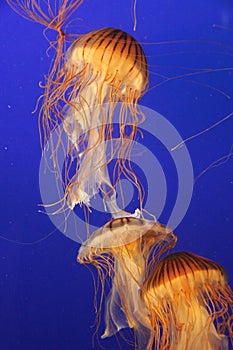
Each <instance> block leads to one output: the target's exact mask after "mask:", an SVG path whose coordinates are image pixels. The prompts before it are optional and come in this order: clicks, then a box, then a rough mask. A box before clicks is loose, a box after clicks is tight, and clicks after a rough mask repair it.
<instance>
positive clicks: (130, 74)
mask: <svg viewBox="0 0 233 350" xmlns="http://www.w3.org/2000/svg"><path fill="white" fill-rule="evenodd" d="M147 85H148V70H147V61H146V57H145V55H144V52H143V50H142V48H141V46H140V44H139V43H138V42H137V41H136V40H135V39H134V38H133V37H132V36H131V35H129V34H127V33H125V32H123V31H121V30H118V29H114V28H102V29H99V30H96V31H93V32H90V33H88V34H85V35H82V36H81V37H80V38H79V39H77V40H76V41H75V42H74V43H73V44H72V46H71V47H70V49H69V51H68V54H67V56H66V71H65V76H64V81H63V82H62V84H61V86H59V88H58V90H59V91H58V95H59V96H61V95H63V96H64V94H65V93H66V91H69V96H68V97H67V100H66V104H67V105H68V106H69V108H68V110H67V111H66V113H65V116H64V117H62V121H63V125H64V129H65V131H66V133H67V135H68V136H69V139H70V141H71V149H75V150H76V152H77V153H76V154H77V159H78V161H77V166H76V171H75V174H74V175H73V177H72V178H71V179H69V182H68V183H67V187H66V189H67V200H68V205H69V206H70V208H73V207H74V206H75V205H76V204H78V203H84V204H86V205H89V201H90V199H91V198H92V197H93V195H95V194H96V193H97V192H99V190H100V191H101V192H102V194H103V195H104V199H105V200H106V204H107V206H108V209H109V210H110V212H111V213H112V214H113V217H116V215H118V208H117V207H115V205H116V201H115V186H116V184H117V182H118V180H119V178H120V176H121V173H124V174H125V176H126V177H127V178H128V179H129V180H131V181H132V182H133V183H134V184H135V185H136V186H138V182H139V181H138V179H137V178H136V176H135V174H134V173H133V171H132V169H131V167H130V165H128V163H127V162H126V160H125V159H129V158H130V155H129V153H130V150H131V142H130V141H132V140H133V139H134V137H135V134H136V130H137V125H138V124H139V123H140V122H141V121H142V120H143V116H142V115H141V113H140V112H139V110H138V107H137V104H138V100H139V98H140V97H141V95H142V93H143V92H144V91H145V89H146V87H147ZM119 102H121V107H120V110H119V112H118V113H119V115H118V117H117V120H115V122H118V123H119V135H118V140H117V142H116V140H115V141H114V143H111V140H112V138H113V121H114V120H113V118H114V111H115V108H116V106H117V105H118V103H119ZM82 137H83V139H82ZM106 141H108V142H110V146H109V147H106ZM85 142H86V144H85ZM81 150H82V151H81ZM113 158H116V159H117V169H116V171H115V174H116V178H115V180H113V184H112V182H111V181H110V179H109V175H108V170H107V164H108V163H110V162H111V160H112V159H113ZM138 189H139V190H140V187H138ZM139 193H140V191H139ZM114 214H115V215H114Z"/></svg>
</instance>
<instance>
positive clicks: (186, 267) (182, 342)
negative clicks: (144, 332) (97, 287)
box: [141, 252, 233, 350]
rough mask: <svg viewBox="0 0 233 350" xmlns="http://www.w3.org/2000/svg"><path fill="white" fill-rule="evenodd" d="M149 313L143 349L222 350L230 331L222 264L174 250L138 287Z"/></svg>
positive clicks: (231, 302) (229, 298) (231, 296)
mask: <svg viewBox="0 0 233 350" xmlns="http://www.w3.org/2000/svg"><path fill="white" fill-rule="evenodd" d="M141 297H142V299H143V301H144V303H145V305H146V308H147V310H148V311H149V312H150V320H151V330H152V333H151V340H150V344H149V345H148V348H147V349H161V350H164V349H178V350H184V349H186V350H201V349H206V350H220V349H221V350H223V349H224V350H225V349H228V339H227V337H226V336H225V335H224V331H226V329H227V330H228V332H229V334H230V337H231V339H232V337H233V332H232V326H233V319H232V307H233V292H232V290H231V289H230V287H229V285H228V283H227V278H226V273H225V271H224V269H223V267H221V266H220V265H218V264H217V263H215V262H213V261H211V260H208V259H206V258H203V257H200V256H197V255H194V254H191V253H187V252H178V253H173V254H171V255H168V256H167V257H165V258H164V259H162V260H161V261H160V262H159V263H158V264H157V266H156V267H155V268H154V270H153V271H152V272H151V274H150V276H149V277H148V279H147V280H146V281H145V283H144V285H143V287H142V289H141Z"/></svg>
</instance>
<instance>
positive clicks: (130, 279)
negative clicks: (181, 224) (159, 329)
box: [78, 217, 176, 348]
mask: <svg viewBox="0 0 233 350" xmlns="http://www.w3.org/2000/svg"><path fill="white" fill-rule="evenodd" d="M175 244H176V236H175V235H174V234H173V232H172V231H171V230H170V229H169V228H168V227H166V226H163V225H161V224H159V223H158V222H155V221H150V220H145V219H136V218H132V217H130V218H129V217H125V218H120V219H115V220H112V221H110V222H109V223H107V224H106V225H105V226H103V227H102V228H100V229H98V230H97V231H96V232H95V233H94V234H93V235H92V236H91V237H90V239H88V240H87V241H86V242H84V243H83V245H82V246H81V248H80V250H79V254H78V261H79V262H80V263H82V264H93V265H94V266H96V267H97V270H98V272H99V274H100V278H101V281H102V283H104V276H103V271H104V270H106V271H107V274H108V275H109V276H111V278H112V286H111V290H110V293H109V295H108V297H107V299H106V307H105V332H104V334H103V335H102V338H105V337H109V336H111V335H113V334H115V333H117V332H118V331H119V330H120V329H122V328H126V327H130V328H134V330H135V332H137V333H139V334H140V335H141V337H140V339H139V340H140V343H141V344H142V343H143V344H145V341H144V339H143V337H142V334H144V331H145V330H146V329H147V330H149V328H150V319H149V317H148V315H149V314H148V310H147V309H146V308H145V306H144V304H143V302H142V299H141V298H140V288H141V287H142V284H143V282H144V280H145V279H146V278H147V276H148V274H149V273H150V270H151V267H152V265H153V264H155V263H156V262H157V261H158V259H159V257H160V256H161V254H163V253H164V252H166V251H168V250H169V249H171V248H172V247H174V245H175ZM149 331H150V330H149ZM147 340H148V339H146V342H147ZM143 346H144V345H143ZM142 348H143V347H142Z"/></svg>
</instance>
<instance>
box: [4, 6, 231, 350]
mask: <svg viewBox="0 0 233 350" xmlns="http://www.w3.org/2000/svg"><path fill="white" fill-rule="evenodd" d="M131 12H132V1H123V0H119V1H116V0H115V1H111V2H109V1H107V0H101V1H97V0H93V1H90V0H86V1H84V4H83V5H82V6H81V7H80V9H79V10H78V11H77V12H76V18H78V20H76V21H74V22H73V23H72V25H71V27H70V31H72V32H76V33H84V32H88V31H91V30H94V29H97V28H100V27H116V28H120V29H122V30H125V31H127V32H129V33H131V34H132V35H134V36H135V38H136V39H137V40H138V41H140V42H146V43H152V42H153V43H156V42H168V43H167V44H162V45H158V44H157V45H156V44H145V45H143V48H144V50H145V53H146V55H147V57H148V61H149V67H150V72H151V73H153V72H160V73H162V74H168V75H169V74H170V75H171V76H174V75H176V74H181V72H182V73H184V72H187V70H186V71H185V70H182V69H181V68H178V66H179V67H180V66H184V67H186V68H193V67H197V68H198V67H199V68H200V69H202V68H206V67H208V68H212V69H217V68H226V67H231V69H232V68H233V59H232V58H233V31H232V30H233V4H232V1H223V0H206V1H205V2H203V1H201V0H195V1H194V0H189V1H186V0H180V1H169V0H156V1H152V0H151V1H142V0H138V1H137V22H138V23H137V31H136V32H133V19H132V15H131ZM214 24H218V25H221V26H224V27H225V28H216V27H214V26H213V25H214ZM43 29H44V28H43V27H42V26H40V25H38V24H35V23H33V22H29V21H26V20H25V19H23V18H21V17H20V16H18V15H17V14H15V13H14V12H13V11H12V10H11V9H10V8H9V7H8V5H7V4H6V3H5V2H4V1H1V4H0V33H1V41H0V46H1V50H0V79H1V90H0V111H1V114H0V118H1V126H0V164H1V171H0V188H1V196H0V218H1V220H0V347H1V349H2V350H27V349H30V350H31V349H33V350H42V349H43V350H55V349H56V350H65V349H69V350H81V349H84V350H89V349H91V348H92V334H93V333H94V329H93V328H91V325H92V324H93V323H94V318H95V314H94V307H93V296H94V290H93V283H92V277H91V274H90V273H89V272H88V270H87V269H86V268H85V267H83V266H81V265H79V264H78V263H77V262H76V256H77V251H78V248H79V245H78V244H77V243H76V242H74V241H71V240H69V239H68V238H66V237H65V236H64V235H63V234H62V233H60V232H59V231H57V230H56V229H55V227H54V226H53V224H52V223H51V222H50V220H49V218H48V217H47V216H46V215H43V214H41V213H39V212H38V209H39V208H38V204H39V203H41V198H40V191H39V185H38V181H39V180H38V167H39V162H40V157H41V149H40V144H39V135H38V127H37V113H35V114H32V111H33V109H34V108H35V104H36V100H37V98H38V97H39V96H40V94H41V93H42V90H41V88H40V87H39V82H40V81H43V77H44V75H45V74H46V73H47V72H48V69H49V66H50V63H51V58H52V52H50V57H48V56H47V55H46V49H47V47H48V44H47V42H46V40H45V38H44V37H43V33H42V31H43ZM176 40H187V42H183V43H174V41H176ZM193 40H194V41H196V42H193ZM210 41H215V42H216V45H215V44H211V43H209V42H210ZM218 43H219V44H218ZM192 79H193V80H195V81H196V83H194V82H192V81H191V80H192ZM158 82H159V80H158V79H157V78H156V76H155V75H153V74H151V85H150V86H151V87H153V86H154V85H155V84H157V83H158ZM207 85H210V86H212V87H214V88H215V89H219V90H221V91H224V93H225V94H227V95H229V98H227V97H226V96H225V95H224V94H223V93H220V92H217V91H216V90H214V89H213V88H211V87H208V86H207ZM141 103H142V104H144V105H145V106H148V107H150V108H152V109H155V110H156V111H158V112H159V113H161V114H162V115H163V116H165V117H166V118H167V119H168V120H170V121H171V122H172V124H173V125H174V126H175V127H176V129H177V130H178V131H179V132H180V134H181V135H182V137H183V138H186V137H188V136H190V135H193V134H195V133H196V132H198V131H200V130H202V129H205V128H206V127H208V126H210V125H212V124H213V123H215V122H216V121H218V120H219V119H221V118H223V117H224V116H226V115H227V114H229V113H231V112H232V111H233V71H232V70H221V71H218V72H217V71H216V72H212V73H209V74H202V75H200V76H197V77H195V76H194V77H192V78H191V79H178V80H173V81H170V82H168V83H166V84H163V85H161V86H159V87H157V88H154V89H152V90H151V91H149V92H147V93H146V94H145V96H144V97H143V98H142V99H141ZM232 125H233V124H232V119H230V120H228V121H226V122H225V123H223V124H221V125H219V126H218V127H217V128H215V129H213V130H212V131H210V132H208V133H206V134H204V135H202V136H200V137H198V138H196V139H194V140H193V141H191V142H189V143H188V144H187V146H188V149H189V151H190V155H191V158H192V162H193V168H194V173H195V175H196V176H197V175H198V174H199V173H200V172H201V171H203V170H204V169H205V168H206V167H208V166H209V164H211V163H212V162H214V161H215V160H217V159H218V158H220V157H222V156H224V155H226V154H227V153H228V152H229V150H230V147H231V144H232V134H233V128H232ZM232 165H233V163H232V159H230V160H229V161H228V162H226V163H225V164H223V165H221V166H219V167H216V168H214V169H211V170H210V171H208V172H207V173H206V174H205V175H203V176H202V177H201V178H200V179H199V180H198V181H197V183H196V184H195V186H194V193H193V197H192V201H191V204H190V207H189V210H188V212H187V214H186V216H185V217H184V219H183V221H182V222H181V224H180V225H179V227H178V228H177V229H176V231H175V232H176V234H177V235H178V238H179V241H178V243H177V247H176V250H187V251H191V252H194V253H197V254H200V255H203V256H206V257H208V258H211V259H213V260H215V261H217V262H218V263H220V264H222V265H223V266H225V268H226V269H227V271H228V275H229V281H230V283H231V285H232V286H233V268H232V266H233V265H232V263H233V253H232V251H233V243H232V234H233V229H232V227H233V215H232V214H233V210H232V207H233V206H232V204H233V203H232V202H233V201H232V198H233V197H232V194H233V191H232V189H233V178H232V170H233V167H232ZM155 181H156V179H155ZM47 236H49V237H48V238H47V239H44V240H42V241H41V242H40V243H34V244H33V243H32V244H23V243H22V242H34V241H37V240H40V239H43V238H46V237H47ZM102 328H103V325H101V330H102ZM120 343H121V346H122V349H131V347H130V346H129V345H127V344H125V343H124V342H121V341H120ZM101 345H102V346H104V348H105V349H117V342H116V339H115V338H114V337H113V338H111V339H107V340H104V341H101ZM94 349H101V346H100V345H99V344H98V342H95V345H94Z"/></svg>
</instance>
